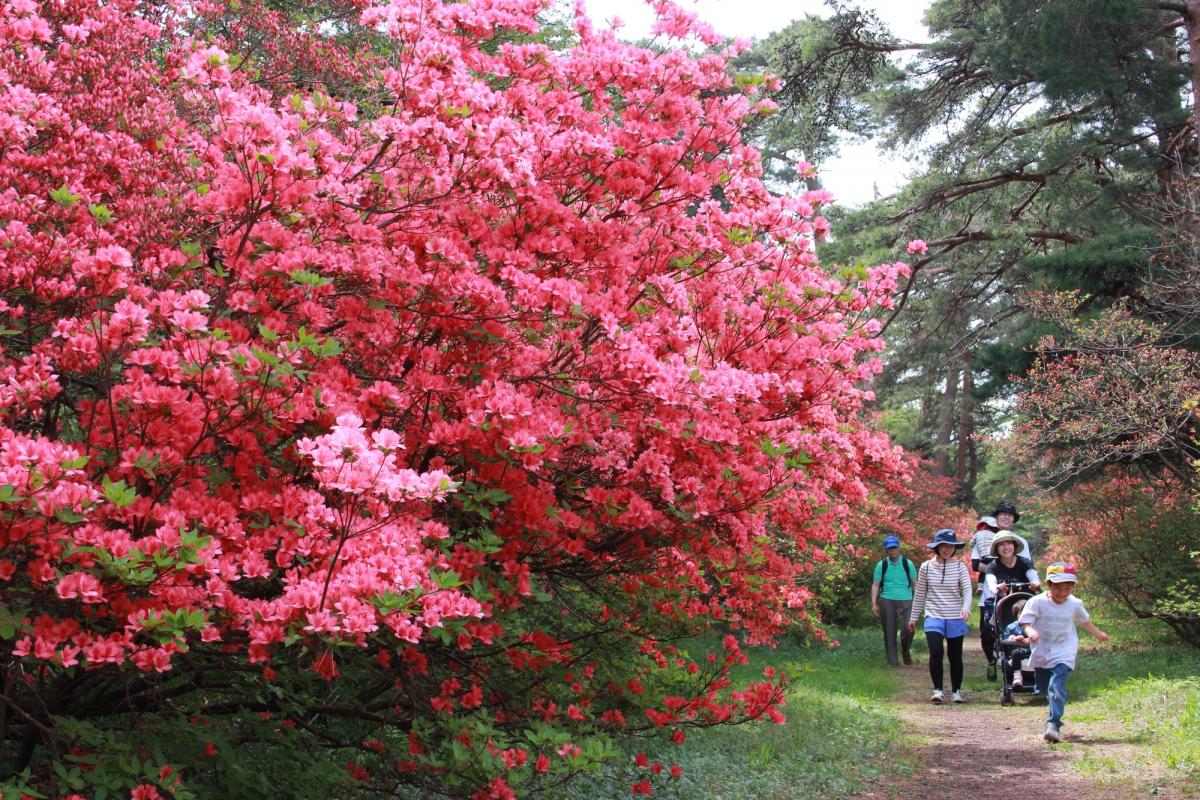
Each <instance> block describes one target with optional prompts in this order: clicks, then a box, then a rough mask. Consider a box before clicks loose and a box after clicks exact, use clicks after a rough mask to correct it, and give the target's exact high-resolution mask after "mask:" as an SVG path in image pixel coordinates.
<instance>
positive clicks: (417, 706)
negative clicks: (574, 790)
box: [0, 0, 904, 798]
mask: <svg viewBox="0 0 1200 800" xmlns="http://www.w3.org/2000/svg"><path fill="white" fill-rule="evenodd" d="M280 8H281V7H280V6H279V5H278V4H272V3H265V2H256V1H255V0H242V1H241V2H238V3H233V2H229V3H224V2H209V1H207V0H171V1H170V2H166V3H149V2H143V1H141V0H114V2H106V3H98V2H88V1H87V0H56V2H52V3H42V4H35V3H32V2H29V1H28V0H10V2H8V3H7V4H5V5H4V6H3V8H2V9H0V143H2V149H0V220H3V227H2V228H0V254H2V255H3V265H4V266H3V269H0V586H2V587H3V589H2V592H3V593H2V604H0V661H2V664H3V670H4V672H3V679H4V682H5V687H6V689H5V692H6V697H7V698H8V699H7V700H6V702H7V703H8V712H7V713H5V714H4V715H2V716H0V720H2V721H0V741H3V744H4V748H5V749H4V755H3V760H2V763H0V768H2V769H3V777H0V780H4V781H7V783H5V784H3V786H4V787H5V790H4V793H5V796H7V795H8V793H9V790H10V789H15V790H16V791H24V790H29V791H41V792H51V793H53V792H59V793H61V794H68V793H71V792H73V791H76V790H80V791H86V792H88V793H91V792H93V791H94V790H96V789H97V787H105V793H107V792H109V791H111V790H115V789H122V790H123V791H126V792H128V791H130V790H132V792H133V795H134V796H144V797H154V796H159V795H160V794H161V795H163V796H169V795H172V794H173V795H175V796H177V797H184V796H189V793H191V796H197V794H199V795H201V796H208V795H214V796H215V795H221V796H223V797H237V796H241V795H240V794H239V792H241V793H244V794H245V795H246V796H259V797H261V796H265V795H263V794H262V793H261V792H270V793H272V794H274V795H275V796H288V791H290V790H289V789H288V788H287V786H288V785H292V784H288V783H287V782H288V781H292V782H293V784H294V786H295V791H296V792H301V791H304V792H306V793H311V792H313V791H317V792H318V793H326V792H327V791H329V789H328V787H331V786H339V787H341V788H339V789H338V791H339V792H342V793H352V792H353V791H355V788H356V787H360V788H361V789H362V791H364V792H368V791H377V790H380V789H382V788H385V787H392V788H393V789H395V787H397V786H403V785H408V786H413V787H430V788H436V789H437V790H438V791H441V792H444V793H446V794H450V795H454V796H464V797H465V796H474V797H481V798H487V797H511V796H515V794H516V793H520V794H524V793H526V792H527V791H530V790H533V789H536V788H538V787H541V786H546V785H551V784H553V783H556V782H559V781H561V780H562V779H563V778H564V777H565V776H568V775H569V774H571V773H572V772H574V771H577V770H580V769H587V768H594V767H595V766H596V765H597V764H600V763H603V762H604V761H606V760H607V759H608V758H609V757H610V755H611V749H610V748H609V747H608V745H607V744H606V742H607V741H608V737H611V736H614V735H619V734H620V733H622V732H631V731H641V730H655V729H658V730H661V731H662V732H663V733H664V734H665V735H672V734H676V735H678V738H677V741H679V742H682V741H683V740H684V739H683V736H682V735H681V734H682V729H683V728H685V727H687V726H696V725H710V724H717V723H721V722H728V721H737V720H743V719H746V718H755V717H760V716H763V717H772V718H776V717H778V715H779V711H778V706H779V705H780V702H781V692H780V688H779V687H780V683H781V680H782V677H781V676H772V677H770V678H768V679H767V680H765V681H763V682H762V683H759V684H755V685H752V686H749V687H732V686H730V685H729V681H728V678H727V677H726V676H727V672H728V667H729V665H730V664H732V663H736V662H737V661H738V660H739V659H740V657H741V656H740V653H739V650H738V647H739V641H741V640H743V639H746V638H748V639H750V640H752V641H766V640H769V639H770V637H771V636H772V635H774V634H775V633H777V632H779V631H780V630H782V629H784V628H785V627H786V626H788V625H789V624H792V623H793V622H794V621H795V620H796V619H797V618H798V617H802V616H803V615H804V613H805V608H806V604H807V603H808V601H809V599H810V595H809V594H808V592H807V591H806V590H805V589H804V588H803V587H802V585H801V582H800V576H801V575H802V562H803V560H804V558H805V555H804V554H805V553H806V552H807V551H808V549H809V548H810V546H811V544H812V543H820V542H822V541H826V540H829V539H830V538H831V537H832V536H833V532H834V531H835V530H836V526H837V525H838V523H839V521H840V520H843V519H844V518H845V517H846V515H847V514H848V513H849V511H850V509H851V507H852V506H854V505H855V504H856V503H858V502H860V501H861V500H862V499H863V498H864V496H865V489H864V485H865V481H867V480H875V479H879V478H881V477H883V476H887V475H891V474H894V473H896V472H897V471H898V469H899V467H900V461H899V457H898V454H897V452H896V451H895V450H894V448H892V447H891V446H890V445H889V444H888V442H887V441H886V439H885V438H884V437H882V436H881V435H878V434H876V433H873V432H872V431H870V430H869V429H866V428H865V427H864V426H863V425H861V424H860V423H859V422H858V412H859V409H860V406H861V404H862V403H863V402H864V400H866V399H868V397H869V395H868V394H867V393H866V392H865V390H864V389H862V388H861V387H862V386H863V380H864V379H865V378H867V377H869V376H870V375H871V374H872V373H873V372H874V371H875V369H876V365H875V362H874V361H873V360H871V358H870V354H871V353H873V352H874V351H877V350H878V349H879V348H880V342H879V340H878V339H877V338H876V333H877V331H878V325H877V323H876V322H875V321H874V320H872V319H871V314H872V311H873V310H874V309H875V308H876V307H878V306H879V305H881V304H883V305H886V304H887V303H888V302H889V300H888V293H889V292H890V291H891V290H892V289H893V288H894V287H895V285H896V278H897V275H899V274H900V273H902V271H903V270H904V267H903V265H899V264H896V265H886V266H881V267H879V268H876V269H872V270H868V271H865V272H860V273H856V274H853V275H848V276H837V275H833V274H830V273H828V272H826V271H825V270H823V269H822V268H821V267H820V265H818V263H817V261H816V258H815V256H814V238H815V237H817V236H819V235H822V234H823V233H824V232H825V231H826V230H827V229H828V226H827V224H826V223H825V221H824V220H823V219H821V218H820V216H819V205H820V203H821V202H823V200H824V195H823V194H820V193H813V194H810V195H807V196H802V197H779V196H775V195H772V194H771V193H770V192H768V191H767V190H766V189H765V188H764V186H763V184H762V182H761V167H760V163H759V157H758V154H757V153H756V152H755V151H754V149H753V148H751V147H749V146H747V145H746V144H744V143H743V142H742V141H741V140H740V138H739V133H738V131H739V128H740V127H741V126H742V125H744V124H745V123H746V122H747V121H748V120H750V119H751V118H753V117H754V116H755V115H758V114H763V113H769V112H770V110H771V107H770V103H769V102H767V101H766V100H764V99H762V98H761V97H759V96H758V95H757V94H756V88H755V87H754V86H748V87H745V88H738V85H736V84H735V82H734V80H733V78H732V77H731V75H730V73H729V70H728V66H727V59H728V58H729V57H730V56H731V55H732V54H733V51H731V50H726V49H723V48H724V46H723V45H722V44H721V42H720V41H719V40H718V39H717V38H716V37H715V36H714V35H713V34H712V33H711V32H710V31H706V30H704V29H703V28H702V27H700V26H697V25H696V24H695V23H694V22H693V21H691V20H690V18H689V16H688V15H687V14H684V13H681V12H680V11H679V10H678V9H676V8H675V7H674V6H672V5H671V4H670V3H668V2H665V0H663V1H662V2H659V3H656V8H657V10H658V13H659V17H660V22H659V29H660V30H659V33H660V34H662V36H663V40H664V42H665V43H666V45H667V46H666V47H664V48H663V49H662V50H649V49H643V48H638V47H634V46H630V45H626V44H622V43H619V42H618V41H616V40H615V38H614V37H613V35H612V34H611V33H608V32H602V31H596V30H593V29H592V28H591V26H590V25H589V23H588V22H587V20H586V18H585V17H583V16H581V15H580V16H578V17H577V20H576V25H575V30H574V32H573V35H572V36H571V38H570V42H569V44H567V45H563V46H561V47H559V48H557V49H553V48H551V47H550V46H549V45H548V44H546V43H545V41H546V37H544V36H542V33H541V32H540V28H539V23H538V14H539V13H540V12H541V11H542V10H543V3H542V2H540V0H468V1H467V2H460V3H441V2H432V1H431V0H393V1H392V2H371V1H370V0H352V1H349V2H343V1H342V0H337V1H335V2H330V3H326V4H320V5H313V6H311V7H309V8H308V9H307V10H303V11H302V10H301V9H300V8H299V7H297V8H296V9H295V10H294V11H293V12H292V13H291V14H290V15H289V13H287V12H285V11H282V10H279V9H280ZM693 35H698V36H700V38H701V39H702V40H704V41H705V42H707V44H708V46H709V49H708V50H706V51H705V52H703V53H701V54H694V53H692V52H689V51H687V50H685V49H683V47H682V45H681V42H682V40H684V39H687V38H688V37H692V36H693ZM864 356H865V357H864ZM768 520H770V527H768ZM780 531H782V532H784V535H783V536H782V537H781V536H780V535H779V532H780ZM713 621H718V622H719V624H720V625H722V626H723V627H724V628H725V629H726V630H728V631H733V632H737V633H738V636H734V635H729V636H727V637H726V638H725V643H724V649H723V650H721V651H719V652H717V653H710V654H703V653H689V652H688V651H687V650H686V649H683V648H677V647H676V646H675V645H673V644H672V641H673V640H675V639H678V638H680V637H683V636H686V635H689V634H692V633H694V632H696V631H699V630H703V629H705V628H706V627H707V626H708V625H710V624H711V623H712V622H713ZM281 754H282V755H281ZM288 754H296V755H295V756H294V757H293V756H289V755H288ZM118 756H119V757H118ZM131 765H132V766H131ZM669 775H670V771H668V772H667V773H666V774H663V775H659V773H658V772H654V773H652V774H642V773H639V774H637V775H636V776H635V779H634V783H633V785H634V786H635V787H636V789H635V790H636V791H642V790H644V789H647V788H649V787H651V786H652V784H654V783H655V782H656V781H661V780H669ZM258 780H262V781H265V782H267V784H266V785H267V788H259V787H258V784H256V783H255V781H258ZM320 786H324V787H325V788H324V789H320V788H318V787H320ZM122 787H123V788H122ZM256 792H257V793H258V794H255V793H256Z"/></svg>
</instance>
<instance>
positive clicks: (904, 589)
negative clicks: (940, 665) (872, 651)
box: [871, 536, 917, 667]
mask: <svg viewBox="0 0 1200 800" xmlns="http://www.w3.org/2000/svg"><path fill="white" fill-rule="evenodd" d="M883 552H884V557H883V558H881V559H879V562H878V563H876V564H875V574H874V577H873V578H872V579H871V613H872V614H874V615H875V616H877V617H879V623H880V625H881V626H882V627H883V649H884V654H885V655H886V656H887V662H888V663H889V664H891V665H892V666H893V667H897V666H899V665H900V662H899V660H898V659H897V657H896V633H897V632H899V634H900V651H901V653H902V655H903V657H904V663H905V664H911V663H912V640H913V634H912V631H911V630H909V629H908V626H907V625H906V624H905V623H906V622H907V621H908V615H909V613H910V612H911V611H912V600H913V592H912V590H913V584H915V583H916V580H917V569H916V567H915V566H913V562H912V561H909V560H908V559H907V558H905V557H904V556H902V555H901V554H900V539H899V538H898V537H895V536H885V537H883Z"/></svg>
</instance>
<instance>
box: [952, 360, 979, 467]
mask: <svg viewBox="0 0 1200 800" xmlns="http://www.w3.org/2000/svg"><path fill="white" fill-rule="evenodd" d="M974 388H975V382H974V379H973V375H972V373H971V351H970V350H968V351H966V352H965V353H963V357H962V397H961V398H960V402H961V406H960V408H959V411H958V449H957V452H956V453H955V457H954V480H956V481H958V482H959V483H964V482H966V479H967V465H968V463H969V461H970V459H969V458H968V456H969V455H970V453H971V436H972V434H974V433H975V408H974V402H973V399H972V397H971V393H972V391H974Z"/></svg>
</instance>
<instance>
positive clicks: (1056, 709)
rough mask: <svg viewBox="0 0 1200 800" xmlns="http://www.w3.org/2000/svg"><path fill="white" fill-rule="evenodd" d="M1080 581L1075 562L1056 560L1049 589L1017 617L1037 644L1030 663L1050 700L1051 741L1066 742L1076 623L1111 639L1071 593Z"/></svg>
mask: <svg viewBox="0 0 1200 800" xmlns="http://www.w3.org/2000/svg"><path fill="white" fill-rule="evenodd" d="M1076 580H1077V576H1076V571H1075V566H1074V565H1073V564H1070V563H1068V562H1065V561H1056V562H1055V563H1053V564H1051V565H1050V566H1048V567H1046V583H1047V584H1049V588H1047V589H1046V591H1044V592H1042V593H1041V594H1039V595H1038V596H1036V597H1034V598H1031V599H1030V600H1029V602H1027V603H1026V604H1025V608H1024V609H1023V610H1022V611H1021V616H1019V617H1017V622H1019V623H1021V628H1022V629H1023V630H1024V631H1025V636H1026V638H1027V639H1028V640H1029V643H1030V645H1032V647H1033V652H1032V654H1030V656H1029V662H1028V663H1029V666H1031V667H1033V674H1034V676H1035V680H1036V686H1037V691H1038V692H1039V693H1040V694H1041V695H1042V696H1043V697H1045V698H1046V699H1047V701H1048V702H1049V706H1050V710H1049V716H1047V718H1046V732H1045V733H1044V734H1043V737H1042V738H1044V739H1045V740H1046V741H1047V742H1051V743H1053V742H1061V741H1062V732H1061V731H1062V720H1063V714H1064V712H1065V711H1066V709H1067V678H1068V677H1069V676H1070V674H1071V671H1072V670H1074V669H1075V656H1076V655H1077V654H1078V652H1079V633H1078V632H1076V630H1075V626H1076V625H1078V626H1079V627H1081V628H1083V629H1084V630H1085V631H1087V632H1088V633H1090V634H1091V635H1092V636H1095V637H1096V638H1097V639H1099V640H1100V641H1102V642H1107V641H1108V634H1107V633H1105V632H1104V631H1102V630H1100V629H1099V628H1097V627H1096V626H1095V624H1093V623H1092V618H1091V615H1089V614H1088V612H1087V609H1086V608H1084V607H1083V603H1082V602H1081V601H1080V600H1079V598H1078V597H1072V596H1071V594H1072V592H1074V591H1075V581H1076Z"/></svg>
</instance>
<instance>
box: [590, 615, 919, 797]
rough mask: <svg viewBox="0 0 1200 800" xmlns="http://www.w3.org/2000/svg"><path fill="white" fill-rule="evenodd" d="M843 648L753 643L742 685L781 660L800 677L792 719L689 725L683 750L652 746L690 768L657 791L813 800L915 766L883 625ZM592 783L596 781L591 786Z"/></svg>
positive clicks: (847, 639)
mask: <svg viewBox="0 0 1200 800" xmlns="http://www.w3.org/2000/svg"><path fill="white" fill-rule="evenodd" d="M832 633H834V635H835V638H837V639H838V640H839V641H840V646H839V647H837V648H835V649H833V650H826V649H825V648H824V647H822V646H820V645H816V646H812V645H804V644H800V643H796V642H783V643H781V644H780V646H779V647H778V648H777V649H775V650H770V649H767V648H758V649H754V648H751V649H747V650H746V653H747V655H748V656H749V658H750V664H748V665H746V666H744V667H741V668H740V671H739V674H736V675H735V683H738V682H740V681H745V680H749V679H756V678H760V677H761V676H762V671H763V668H764V667H766V666H773V667H775V668H776V669H778V670H783V671H786V672H787V674H788V675H789V677H790V678H791V684H790V690H789V692H788V698H787V706H786V707H785V708H784V709H783V710H784V713H785V714H786V716H787V722H786V723H785V724H783V725H774V724H771V723H768V722H756V723H750V724H746V725H742V726H738V727H728V726H720V727H717V728H712V729H708V730H694V731H689V732H688V741H687V744H686V746H684V747H682V748H678V747H674V746H673V745H665V746H662V747H659V748H649V747H648V748H647V749H646V752H647V755H649V756H650V758H651V759H652V760H661V761H662V762H663V763H677V764H679V765H680V766H681V767H683V770H684V772H683V776H682V777H681V778H679V779H678V780H672V781H661V782H658V783H657V785H656V787H655V796H657V797H669V798H680V799H682V798H688V799H689V800H693V799H694V800H733V798H738V800H742V799H743V798H756V800H785V799H786V800H805V799H806V798H818V797H819V798H828V797H843V796H846V795H849V794H853V793H854V792H856V791H859V790H861V789H863V788H864V787H865V786H866V785H867V784H868V783H869V782H871V781H873V780H876V779H878V778H879V777H880V776H881V775H883V774H884V773H888V774H896V773H897V771H900V772H902V773H907V772H908V771H911V769H912V765H911V764H906V763H899V762H898V760H897V757H896V756H895V755H894V748H893V747H892V743H893V742H894V741H895V740H896V739H897V738H899V737H900V736H902V734H903V731H902V730H901V728H900V724H899V720H898V717H897V715H896V713H895V710H894V708H892V707H891V706H890V704H889V703H888V698H889V697H890V696H891V695H892V694H893V693H894V692H896V691H897V690H898V689H899V679H898V678H897V676H896V673H895V671H894V670H890V669H889V668H888V667H887V666H886V665H885V664H884V663H883V652H882V651H883V643H882V642H881V641H880V640H879V639H880V635H879V631H878V630H876V629H874V628H872V629H869V630H855V631H836V632H832ZM589 784H590V785H589ZM627 794H628V790H626V791H625V792H624V793H622V794H621V795H616V794H614V787H613V786H611V785H607V786H604V785H601V784H599V783H595V784H591V783H590V781H587V780H586V779H585V780H584V781H581V782H580V783H579V784H578V785H575V786H572V787H571V790H570V795H569V796H570V797H572V798H587V799H588V800H602V799H603V798H608V797H615V796H625V795H627Z"/></svg>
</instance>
